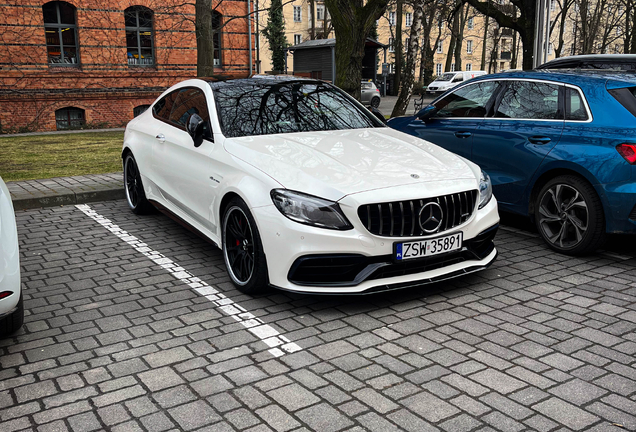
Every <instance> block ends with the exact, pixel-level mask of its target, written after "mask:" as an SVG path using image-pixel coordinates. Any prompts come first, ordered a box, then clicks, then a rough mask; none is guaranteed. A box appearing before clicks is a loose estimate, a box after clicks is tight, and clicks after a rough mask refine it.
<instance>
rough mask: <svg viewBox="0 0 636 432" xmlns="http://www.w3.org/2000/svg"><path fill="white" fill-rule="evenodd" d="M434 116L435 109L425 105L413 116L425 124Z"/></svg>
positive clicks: (432, 106)
mask: <svg viewBox="0 0 636 432" xmlns="http://www.w3.org/2000/svg"><path fill="white" fill-rule="evenodd" d="M435 114H437V108H435V105H427V106H425V107H424V108H422V109H421V110H420V111H419V112H418V113H417V114H415V117H417V118H418V119H420V120H422V121H424V122H425V121H427V120H429V119H430V118H431V117H433V116H434V115H435Z"/></svg>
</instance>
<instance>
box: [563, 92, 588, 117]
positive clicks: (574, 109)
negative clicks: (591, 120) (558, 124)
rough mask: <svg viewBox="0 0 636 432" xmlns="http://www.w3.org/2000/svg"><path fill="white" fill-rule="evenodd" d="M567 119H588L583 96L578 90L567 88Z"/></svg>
mask: <svg viewBox="0 0 636 432" xmlns="http://www.w3.org/2000/svg"><path fill="white" fill-rule="evenodd" d="M565 119H566V120H579V121H585V120H587V119H588V116H587V111H586V109H585V104H584V103H583V98H582V97H581V93H579V91H578V90H575V89H572V88H566V89H565Z"/></svg>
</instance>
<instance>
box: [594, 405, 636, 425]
mask: <svg viewBox="0 0 636 432" xmlns="http://www.w3.org/2000/svg"><path fill="white" fill-rule="evenodd" d="M586 409H587V410H589V411H591V412H593V413H595V414H597V415H598V416H599V417H602V418H604V419H606V420H607V421H609V422H611V423H612V424H620V425H622V427H623V428H624V429H627V430H636V417H634V414H636V413H633V412H632V413H630V414H627V413H624V412H622V411H619V410H617V409H616V408H614V407H611V406H608V405H606V404H604V403H600V402H594V403H593V404H591V405H590V406H588V407H587V408H586Z"/></svg>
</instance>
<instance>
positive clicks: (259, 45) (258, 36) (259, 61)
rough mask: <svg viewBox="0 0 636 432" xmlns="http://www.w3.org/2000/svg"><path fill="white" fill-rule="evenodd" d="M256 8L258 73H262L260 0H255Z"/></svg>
mask: <svg viewBox="0 0 636 432" xmlns="http://www.w3.org/2000/svg"><path fill="white" fill-rule="evenodd" d="M254 8H255V9H256V73H257V74H260V73H261V37H260V34H259V21H258V0H254Z"/></svg>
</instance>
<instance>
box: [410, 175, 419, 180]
mask: <svg viewBox="0 0 636 432" xmlns="http://www.w3.org/2000/svg"><path fill="white" fill-rule="evenodd" d="M411 177H413V178H414V179H418V178H420V176H418V175H417V174H411Z"/></svg>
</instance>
